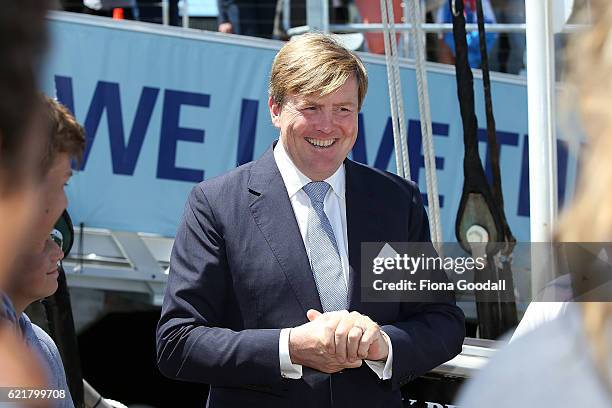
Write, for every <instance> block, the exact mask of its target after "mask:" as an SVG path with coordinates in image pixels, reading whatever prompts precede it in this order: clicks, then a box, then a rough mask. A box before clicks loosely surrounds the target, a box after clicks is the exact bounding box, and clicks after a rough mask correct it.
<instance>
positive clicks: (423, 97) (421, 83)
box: [406, 0, 442, 249]
mask: <svg viewBox="0 0 612 408" xmlns="http://www.w3.org/2000/svg"><path fill="white" fill-rule="evenodd" d="M406 1H408V2H409V3H410V20H411V21H410V23H411V25H412V30H411V31H412V44H413V47H414V60H415V65H416V80H417V94H418V99H419V113H420V116H421V135H422V138H423V156H424V158H425V180H426V184H427V201H428V204H429V205H428V207H429V218H430V219H431V227H430V228H431V239H432V241H433V242H434V243H441V242H442V224H441V222H440V202H439V200H438V178H437V175H436V158H435V152H434V144H433V131H432V127H431V112H430V108H429V91H428V86H427V72H426V70H425V51H424V48H425V37H424V33H423V28H422V27H421V11H420V4H419V3H420V0H406ZM416 181H417V182H418V180H416ZM436 249H439V248H436Z"/></svg>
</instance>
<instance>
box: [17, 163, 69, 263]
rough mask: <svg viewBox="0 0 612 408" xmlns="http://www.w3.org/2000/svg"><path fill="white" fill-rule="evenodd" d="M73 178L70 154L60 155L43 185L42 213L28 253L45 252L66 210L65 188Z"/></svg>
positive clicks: (35, 227) (34, 229)
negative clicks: (54, 229)
mask: <svg viewBox="0 0 612 408" xmlns="http://www.w3.org/2000/svg"><path fill="white" fill-rule="evenodd" d="M71 176H72V169H71V168H70V156H69V155H68V153H60V154H58V155H57V156H56V158H55V160H54V161H53V165H52V166H51V169H50V170H49V172H48V173H47V174H46V175H45V178H44V181H43V183H42V185H41V201H40V212H39V214H38V217H37V220H36V221H37V222H36V224H35V225H34V228H33V230H32V231H33V233H32V242H31V245H30V246H29V249H30V250H29V251H27V252H28V253H40V252H41V251H42V250H43V247H44V245H45V241H46V240H47V238H48V237H49V234H50V233H51V230H52V229H53V226H55V223H56V222H57V220H58V219H59V217H60V216H61V215H62V213H63V212H64V210H65V209H66V207H67V205H68V199H67V198H66V193H65V191H64V187H65V186H66V183H67V182H68V180H69V179H70V177H71Z"/></svg>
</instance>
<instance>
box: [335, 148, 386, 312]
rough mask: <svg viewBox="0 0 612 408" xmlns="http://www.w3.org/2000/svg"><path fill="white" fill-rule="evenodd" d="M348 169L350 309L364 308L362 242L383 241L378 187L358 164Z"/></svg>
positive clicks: (348, 161)
mask: <svg viewBox="0 0 612 408" xmlns="http://www.w3.org/2000/svg"><path fill="white" fill-rule="evenodd" d="M344 165H345V170H346V224H347V226H346V229H347V236H348V251H349V253H348V257H349V266H350V272H349V310H355V309H356V308H357V307H356V305H361V300H360V297H361V296H360V294H361V275H360V273H361V243H363V242H375V241H377V240H379V239H381V237H382V236H384V235H383V234H382V232H383V231H384V226H383V225H380V220H379V219H380V213H379V212H380V208H379V209H378V211H377V209H376V204H377V202H376V199H375V198H376V197H375V194H374V192H373V191H375V186H368V180H366V179H364V177H366V176H367V174H365V173H364V172H363V171H360V169H359V165H358V164H356V163H355V162H353V161H351V160H348V159H347V160H345V161H344Z"/></svg>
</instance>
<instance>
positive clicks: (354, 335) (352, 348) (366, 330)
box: [308, 311, 389, 364]
mask: <svg viewBox="0 0 612 408" xmlns="http://www.w3.org/2000/svg"><path fill="white" fill-rule="evenodd" d="M326 314H327V313H325V314H320V313H319V312H316V311H315V313H312V314H311V315H309V316H308V318H309V319H310V318H311V317H313V318H314V320H316V319H319V318H321V317H323V316H325V315H326ZM334 342H335V351H336V358H337V361H338V362H340V363H345V362H347V363H349V364H350V363H353V362H356V361H361V360H363V359H365V360H378V361H384V360H386V359H387V356H388V355H389V345H388V344H387V342H386V341H385V338H384V337H383V335H382V332H381V331H380V327H379V326H378V324H376V323H375V322H374V321H372V319H370V318H369V317H368V316H366V315H362V314H361V313H359V312H355V311H353V312H350V313H344V314H342V319H341V320H340V321H339V322H338V324H337V325H336V330H335V332H334Z"/></svg>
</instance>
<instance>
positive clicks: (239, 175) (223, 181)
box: [193, 161, 256, 195]
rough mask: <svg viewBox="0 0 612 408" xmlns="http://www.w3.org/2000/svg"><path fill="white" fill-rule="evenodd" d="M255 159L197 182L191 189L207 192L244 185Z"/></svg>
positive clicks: (216, 191)
mask: <svg viewBox="0 0 612 408" xmlns="http://www.w3.org/2000/svg"><path fill="white" fill-rule="evenodd" d="M255 163H256V162H255V161H252V162H248V163H246V164H243V165H241V166H238V167H236V168H234V169H232V170H230V171H228V172H226V173H223V174H220V175H218V176H215V177H211V178H209V179H206V180H204V181H202V182H200V183H198V184H197V185H196V186H195V187H194V188H193V189H194V190H200V191H203V192H205V193H206V195H208V194H214V193H218V192H221V191H227V190H228V189H231V188H232V187H234V186H236V187H239V186H246V185H247V184H248V182H249V178H250V175H251V170H252V168H253V165H254V164H255Z"/></svg>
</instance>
